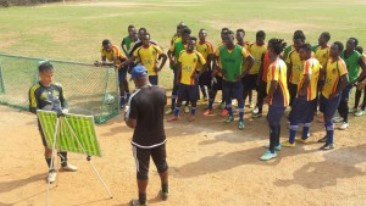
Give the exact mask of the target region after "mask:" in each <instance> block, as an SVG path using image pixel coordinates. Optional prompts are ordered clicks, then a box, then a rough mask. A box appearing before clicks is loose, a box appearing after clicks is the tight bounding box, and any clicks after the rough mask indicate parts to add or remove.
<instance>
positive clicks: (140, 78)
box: [131, 64, 149, 88]
mask: <svg viewBox="0 0 366 206" xmlns="http://www.w3.org/2000/svg"><path fill="white" fill-rule="evenodd" d="M131 79H132V80H133V82H134V83H135V86H136V88H141V87H143V86H145V85H146V84H147V83H148V82H149V79H148V74H147V70H146V68H145V67H144V66H143V65H140V64H139V65H137V66H135V67H134V68H132V70H131Z"/></svg>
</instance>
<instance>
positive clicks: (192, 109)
mask: <svg viewBox="0 0 366 206" xmlns="http://www.w3.org/2000/svg"><path fill="white" fill-rule="evenodd" d="M191 114H192V115H195V114H196V107H191Z"/></svg>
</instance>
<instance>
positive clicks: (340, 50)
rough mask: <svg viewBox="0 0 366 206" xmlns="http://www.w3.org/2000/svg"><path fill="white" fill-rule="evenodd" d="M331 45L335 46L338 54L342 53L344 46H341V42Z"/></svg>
mask: <svg viewBox="0 0 366 206" xmlns="http://www.w3.org/2000/svg"><path fill="white" fill-rule="evenodd" d="M333 44H334V45H337V47H338V51H339V52H342V51H343V49H344V46H343V43H342V42H340V41H336V42H334V43H333Z"/></svg>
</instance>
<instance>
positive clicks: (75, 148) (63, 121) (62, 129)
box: [37, 110, 101, 157]
mask: <svg viewBox="0 0 366 206" xmlns="http://www.w3.org/2000/svg"><path fill="white" fill-rule="evenodd" d="M37 115H38V119H39V121H40V123H41V127H42V131H43V133H44V135H45V138H46V142H47V145H48V147H49V148H52V147H53V145H54V135H55V129H56V123H57V114H56V112H51V111H43V110H38V111H37ZM55 149H57V150H61V151H67V152H76V153H82V154H86V155H89V156H99V157H100V156H101V151H100V147H99V143H98V139H97V135H96V133H95V127H94V118H93V117H92V116H83V115H75V114H65V115H64V116H61V117H59V123H58V129H57V136H56V145H55Z"/></svg>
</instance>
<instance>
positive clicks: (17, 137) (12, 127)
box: [0, 105, 366, 206]
mask: <svg viewBox="0 0 366 206" xmlns="http://www.w3.org/2000/svg"><path fill="white" fill-rule="evenodd" d="M202 109H203V105H201V106H200V109H199V110H198V111H197V113H198V117H197V121H195V122H194V123H188V122H187V120H186V117H187V115H184V114H183V115H182V117H181V119H180V121H178V122H176V123H174V124H169V123H166V125H165V128H166V132H167V136H168V143H167V150H168V163H169V165H170V190H171V192H170V199H169V200H168V201H167V202H162V201H160V200H159V198H158V191H159V189H160V183H159V177H158V175H157V173H156V169H155V167H154V166H153V164H152V163H151V171H150V182H149V186H148V191H147V192H148V201H149V203H150V204H149V205H157V206H158V205H192V206H201V205H202V206H206V205H213V206H216V205H228V204H229V205H291V206H292V205H304V206H307V205H309V206H310V205H311V206H314V205H355V206H362V205H366V195H365V194H366V178H365V176H366V139H365V138H364V132H363V131H364V124H363V120H365V118H358V119H356V118H354V117H351V119H350V122H351V126H350V128H349V130H346V131H339V130H336V132H335V141H336V144H337V148H336V149H335V150H332V151H329V152H322V151H319V150H318V148H319V147H320V144H318V143H311V144H309V145H301V144H298V145H297V147H296V148H295V149H283V151H281V152H280V153H279V157H278V158H277V160H275V161H272V162H268V163H263V162H260V161H259V160H258V158H259V156H260V155H261V154H263V152H264V151H265V149H264V147H263V146H264V145H266V144H268V130H267V125H266V120H265V118H261V119H256V120H252V119H250V118H249V112H250V111H249V110H248V109H247V112H246V115H245V119H246V128H245V130H244V131H239V130H238V129H237V128H236V126H237V125H236V124H235V122H234V123H233V124H231V125H226V124H223V123H222V121H223V120H222V118H221V117H220V115H219V112H218V111H215V114H214V115H212V116H211V117H203V116H202V115H199V113H200V112H201V110H202ZM0 113H1V115H0V136H1V144H0V151H1V152H2V154H4V155H3V158H1V159H0V205H43V204H44V200H45V189H46V185H45V177H46V172H47V168H46V164H45V162H44V158H43V148H42V145H41V140H40V137H39V134H38V131H37V127H36V118H35V115H33V114H30V113H25V112H17V111H16V110H13V109H9V108H7V107H4V106H0ZM283 128H284V129H283V130H282V137H283V138H284V137H286V136H287V131H286V129H285V128H286V123H285V122H283ZM97 134H98V136H99V140H100V145H101V147H102V152H103V157H102V158H93V161H94V163H95V164H96V167H97V170H98V171H100V173H101V176H102V177H103V179H104V180H105V182H106V183H107V185H108V186H109V187H110V189H111V191H112V193H113V194H114V198H113V199H112V200H110V199H107V195H106V192H105V191H104V189H103V187H101V185H100V183H99V182H98V180H97V178H96V177H95V176H94V174H93V172H92V170H91V168H90V166H89V165H88V163H87V162H86V161H85V157H84V156H83V155H78V154H69V159H70V162H72V163H74V164H76V165H77V166H78V167H79V171H78V172H76V173H65V172H61V173H59V174H58V182H57V183H56V184H55V185H53V186H52V189H51V192H50V199H49V200H50V204H52V205H127V203H128V201H129V200H130V199H131V198H134V197H136V196H137V192H136V182H135V166H134V161H133V158H132V151H131V146H130V138H131V136H132V130H131V129H128V128H127V127H126V126H125V125H124V122H123V120H122V117H121V116H119V117H117V118H114V119H113V120H111V121H110V122H108V123H107V124H104V125H100V126H97ZM323 135H324V128H323V125H322V124H321V123H317V122H314V124H313V126H312V136H311V138H312V139H313V140H314V141H315V140H317V139H319V138H321V137H322V136H323ZM283 140H284V139H283ZM304 194H306V195H304Z"/></svg>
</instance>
